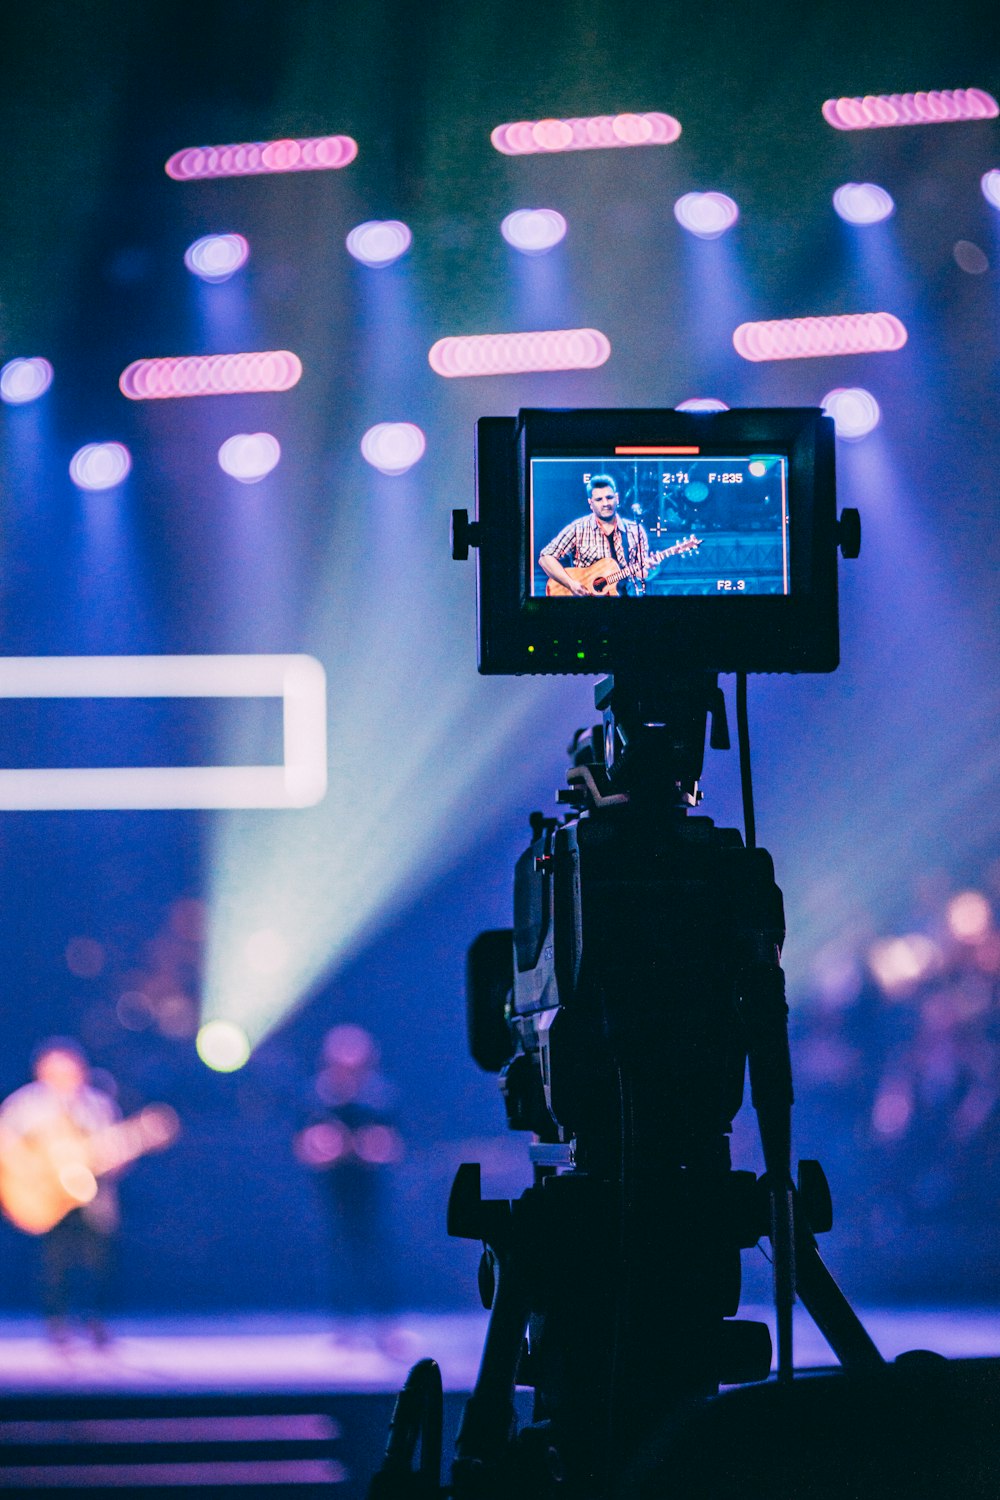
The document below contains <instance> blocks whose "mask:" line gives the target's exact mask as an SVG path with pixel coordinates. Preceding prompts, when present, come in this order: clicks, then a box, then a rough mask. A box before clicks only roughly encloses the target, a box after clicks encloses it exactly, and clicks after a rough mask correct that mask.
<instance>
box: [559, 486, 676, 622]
mask: <svg viewBox="0 0 1000 1500" xmlns="http://www.w3.org/2000/svg"><path fill="white" fill-rule="evenodd" d="M587 504H588V505H589V507H590V514H589V515H586V516H581V517H580V519H579V520H578V521H571V522H570V524H569V525H568V526H564V527H563V529H562V531H560V533H559V535H558V536H557V537H554V538H553V540H552V541H551V542H549V544H548V546H547V547H543V548H542V550H541V553H540V555H539V558H538V563H539V566H540V567H541V569H542V571H543V572H544V573H545V574H547V576H548V577H549V578H550V579H552V581H553V582H554V583H555V584H557V585H561V586H562V587H561V588H560V589H559V592H560V593H561V592H563V590H567V589H568V590H569V592H570V593H571V594H576V595H577V596H578V597H579V598H586V597H587V596H588V595H590V594H593V593H594V592H595V589H594V588H593V587H592V586H589V585H588V583H587V582H586V581H584V580H583V579H580V578H578V577H574V576H573V574H572V573H568V572H567V571H566V568H567V567H572V568H588V567H590V566H591V564H593V563H599V562H601V561H602V560H603V559H605V558H609V559H611V560H612V561H613V562H615V563H617V565H618V567H620V568H621V569H623V570H624V572H625V574H626V576H625V578H624V580H623V582H622V587H621V590H620V592H622V593H625V594H644V593H645V592H646V574H647V573H648V572H649V569H650V567H651V565H652V559H651V558H650V551H649V537H648V536H647V535H646V532H645V530H644V528H643V527H642V526H640V525H639V524H638V522H637V521H626V520H625V519H624V517H622V516H620V515H619V514H618V504H619V501H618V486H617V485H616V484H615V481H614V480H613V479H612V478H611V476H610V474H592V475H591V477H590V478H589V479H588V480H587Z"/></svg>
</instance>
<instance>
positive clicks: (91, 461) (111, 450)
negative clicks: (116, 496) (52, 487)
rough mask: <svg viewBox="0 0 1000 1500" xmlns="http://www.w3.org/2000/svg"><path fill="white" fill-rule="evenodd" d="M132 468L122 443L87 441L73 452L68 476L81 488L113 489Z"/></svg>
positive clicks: (127, 452) (130, 456)
mask: <svg viewBox="0 0 1000 1500" xmlns="http://www.w3.org/2000/svg"><path fill="white" fill-rule="evenodd" d="M131 468H132V455H131V454H130V453H129V451H128V449H127V448H126V447H125V445H124V443H87V444H85V445H84V447H82V448H80V449H79V450H78V451H77V452H76V453H74V454H73V457H72V459H71V460H70V465H69V477H70V479H72V481H73V483H74V484H75V485H76V487H77V489H81V490H113V489H114V488H115V486H116V485H119V484H121V482H122V480H123V479H125V478H126V477H127V476H128V474H129V472H130V470H131Z"/></svg>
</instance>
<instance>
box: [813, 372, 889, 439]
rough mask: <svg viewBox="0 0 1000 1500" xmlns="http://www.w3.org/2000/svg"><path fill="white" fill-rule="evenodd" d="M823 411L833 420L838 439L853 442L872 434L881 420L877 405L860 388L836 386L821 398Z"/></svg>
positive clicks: (869, 395)
mask: <svg viewBox="0 0 1000 1500" xmlns="http://www.w3.org/2000/svg"><path fill="white" fill-rule="evenodd" d="M822 405H823V410H824V411H825V412H826V414H827V416H828V417H832V418H833V422H834V426H835V427H836V429H837V436H838V437H839V438H846V439H847V440H848V442H855V441H857V439H858V438H863V437H867V435H868V433H869V432H873V431H874V429H875V428H876V427H877V426H878V424H879V422H880V421H881V418H882V413H881V411H880V410H879V404H878V402H877V401H876V400H875V397H874V396H873V395H872V393H871V392H870V391H866V390H864V389H862V387H861V386H846V387H840V386H838V387H837V388H836V389H835V390H832V391H828V392H827V394H826V395H825V396H824V397H823V403H822Z"/></svg>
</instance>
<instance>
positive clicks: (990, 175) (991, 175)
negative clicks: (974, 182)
mask: <svg viewBox="0 0 1000 1500" xmlns="http://www.w3.org/2000/svg"><path fill="white" fill-rule="evenodd" d="M979 186H980V187H981V188H982V190H983V197H984V198H985V199H986V201H987V203H988V204H989V205H990V207H991V208H1000V172H998V171H997V169H996V167H991V168H990V170H989V171H988V172H984V173H983V175H982V177H981V178H980V181H979Z"/></svg>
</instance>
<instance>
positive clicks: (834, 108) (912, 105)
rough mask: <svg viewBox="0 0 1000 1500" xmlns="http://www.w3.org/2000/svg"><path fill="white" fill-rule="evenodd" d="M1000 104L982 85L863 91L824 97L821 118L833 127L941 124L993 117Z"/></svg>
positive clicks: (990, 118)
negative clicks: (900, 91)
mask: <svg viewBox="0 0 1000 1500" xmlns="http://www.w3.org/2000/svg"><path fill="white" fill-rule="evenodd" d="M998 114H1000V105H998V104H997V101H996V100H995V99H994V97H993V95H992V94H988V93H987V92H986V90H985V89H931V90H930V91H929V92H927V93H917V94H866V95H865V96H864V98H863V99H860V98H856V99H827V101H826V103H825V104H824V105H823V118H824V120H825V121H826V122H827V124H828V125H832V126H833V128H834V130H879V129H881V128H882V127H883V126H886V125H944V124H947V123H948V122H950V121H952V120H994V119H996V117H997V115H998Z"/></svg>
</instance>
